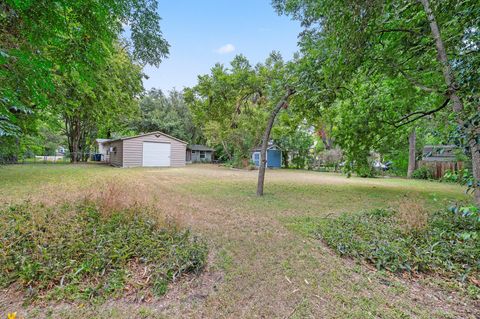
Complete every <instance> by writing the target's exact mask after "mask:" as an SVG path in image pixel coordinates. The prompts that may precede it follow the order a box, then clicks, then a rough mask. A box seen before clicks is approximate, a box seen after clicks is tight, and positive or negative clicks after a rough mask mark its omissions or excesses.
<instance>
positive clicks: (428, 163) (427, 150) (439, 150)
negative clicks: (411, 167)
mask: <svg viewBox="0 0 480 319" xmlns="http://www.w3.org/2000/svg"><path fill="white" fill-rule="evenodd" d="M457 151H458V147H456V146H455V145H425V147H424V148H423V152H422V160H421V161H418V162H417V166H418V167H428V168H429V169H430V171H431V172H432V177H433V178H434V179H441V178H442V177H443V176H444V175H445V173H446V172H447V171H452V172H456V171H458V170H461V169H463V168H464V163H463V162H462V161H459V160H458V159H457V155H456V152H457Z"/></svg>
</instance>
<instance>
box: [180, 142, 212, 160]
mask: <svg viewBox="0 0 480 319" xmlns="http://www.w3.org/2000/svg"><path fill="white" fill-rule="evenodd" d="M214 151H215V150H214V149H213V148H210V147H208V146H205V145H200V144H192V145H188V146H187V153H186V161H187V163H198V162H202V163H203V162H204V163H211V162H212V160H213V152H214Z"/></svg>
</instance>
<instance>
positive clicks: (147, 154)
mask: <svg viewBox="0 0 480 319" xmlns="http://www.w3.org/2000/svg"><path fill="white" fill-rule="evenodd" d="M170 154H171V149H170V144H169V143H155V142H143V165H142V166H170Z"/></svg>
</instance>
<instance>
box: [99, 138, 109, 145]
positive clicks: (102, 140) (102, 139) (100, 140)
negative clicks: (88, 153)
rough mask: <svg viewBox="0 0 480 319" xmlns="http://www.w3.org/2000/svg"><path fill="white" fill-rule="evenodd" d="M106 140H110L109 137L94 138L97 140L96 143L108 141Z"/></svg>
mask: <svg viewBox="0 0 480 319" xmlns="http://www.w3.org/2000/svg"><path fill="white" fill-rule="evenodd" d="M108 141H110V139H108V138H97V139H96V140H95V142H97V143H98V144H101V143H105V142H108Z"/></svg>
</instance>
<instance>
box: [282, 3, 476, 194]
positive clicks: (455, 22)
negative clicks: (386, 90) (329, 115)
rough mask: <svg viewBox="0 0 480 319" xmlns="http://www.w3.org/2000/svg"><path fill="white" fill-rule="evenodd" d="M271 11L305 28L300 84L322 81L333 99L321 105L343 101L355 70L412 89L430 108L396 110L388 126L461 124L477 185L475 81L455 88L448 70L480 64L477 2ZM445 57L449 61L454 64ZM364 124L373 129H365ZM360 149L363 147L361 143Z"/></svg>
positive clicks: (293, 6) (285, 6) (292, 6)
mask: <svg viewBox="0 0 480 319" xmlns="http://www.w3.org/2000/svg"><path fill="white" fill-rule="evenodd" d="M273 4H274V7H275V8H276V9H277V10H278V11H279V12H282V13H287V14H291V15H292V16H293V17H294V18H296V19H299V20H301V21H302V24H303V25H304V27H305V28H306V30H305V32H303V33H302V38H301V42H300V43H301V49H302V53H303V55H304V57H305V60H306V62H305V64H306V65H308V66H309V69H307V70H306V74H305V75H303V79H306V80H307V81H306V82H307V83H310V86H311V87H314V86H313V85H312V84H315V83H318V82H320V81H321V82H322V85H318V87H321V88H325V87H326V88H327V89H330V90H331V91H332V92H333V94H332V95H333V99H331V98H326V97H325V96H326V95H325V96H324V97H323V102H320V103H322V104H323V105H324V106H327V107H329V106H331V105H334V104H336V103H338V102H335V100H337V101H338V100H339V99H342V98H343V97H338V96H337V95H338V94H342V95H344V94H345V93H343V91H344V88H345V85H346V84H348V83H349V82H350V80H351V79H352V77H355V76H356V74H359V73H358V71H359V70H363V72H364V73H365V72H366V73H365V74H366V75H367V76H369V77H370V76H373V78H374V79H375V78H376V77H377V76H378V75H382V76H384V77H387V78H392V79H397V78H400V77H401V78H403V79H405V80H406V81H408V84H409V85H410V86H411V88H412V89H415V90H418V91H422V92H424V94H428V95H429V96H428V97H425V99H423V100H422V101H425V100H430V101H431V102H432V103H431V104H430V105H429V106H428V107H426V105H425V104H424V103H423V102H422V103H421V104H422V105H418V104H417V103H414V104H412V105H411V106H410V110H408V109H407V107H405V106H404V107H402V108H401V109H402V110H403V111H404V113H403V114H401V115H400V116H399V117H398V118H397V120H394V121H392V122H391V125H392V126H393V127H395V128H398V127H402V126H406V125H409V124H411V123H413V122H416V121H419V120H422V119H425V118H428V117H430V116H433V115H434V114H438V113H446V112H448V113H451V114H452V117H453V118H454V121H455V122H456V123H457V124H459V128H460V129H459V130H460V132H461V133H460V134H458V135H460V137H461V139H463V140H464V141H465V142H466V143H465V144H467V145H468V146H469V149H471V157H472V162H473V166H474V172H475V173H474V175H475V178H476V180H477V182H478V180H479V178H480V176H479V175H478V174H479V170H480V169H479V165H480V163H479V160H480V152H479V149H478V147H479V144H478V139H479V138H478V136H479V131H478V124H479V122H480V121H479V117H480V116H478V115H477V114H478V113H479V112H478V105H479V104H478V101H479V98H478V90H477V89H475V88H474V86H475V85H474V84H473V83H472V81H475V79H476V76H472V77H468V76H462V81H461V83H462V86H461V87H460V86H458V85H459V84H460V83H456V82H455V77H456V75H455V74H454V71H456V72H458V74H460V75H462V74H472V72H471V71H470V70H469V67H471V66H472V65H478V56H479V55H478V54H476V55H475V54H472V53H476V52H478V50H479V48H478V46H477V45H472V44H471V43H475V40H474V39H476V38H477V37H478V32H479V31H478V27H477V25H478V17H479V7H478V5H477V4H476V2H475V1H468V0H467V1H461V2H458V1H453V0H452V1H443V2H437V1H435V2H433V5H432V2H431V1H428V0H422V1H421V2H412V1H386V2H384V1H346V2H338V1H333V0H321V1H297V0H275V1H273ZM440 29H441V31H442V33H440ZM432 38H433V40H434V41H432ZM447 50H448V51H447ZM474 56H477V57H476V58H475V57H474ZM448 57H454V59H453V61H450V60H449V59H448ZM367 70H368V71H367ZM318 91H319V90H315V91H313V92H312V93H313V94H312V97H311V98H310V99H309V100H310V101H312V102H315V104H314V105H317V106H318V104H319V102H318V97H319V96H320V94H318ZM402 96H404V95H402ZM327 97H328V96H327ZM397 97H398V96H395V97H391V99H392V100H395V99H397ZM465 103H467V105H466V106H465ZM462 105H463V107H462ZM448 106H451V107H450V109H448V108H447V107H448ZM374 120H378V121H381V120H382V119H381V118H378V117H377V118H376V119H372V121H374ZM467 124H468V125H467ZM369 125H373V126H377V124H371V123H370V122H369ZM378 128H379V127H378ZM352 135H353V134H352ZM359 142H360V143H362V136H361V137H360V139H359ZM479 196H480V195H479V193H478V190H477V192H476V197H477V201H480V198H479Z"/></svg>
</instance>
